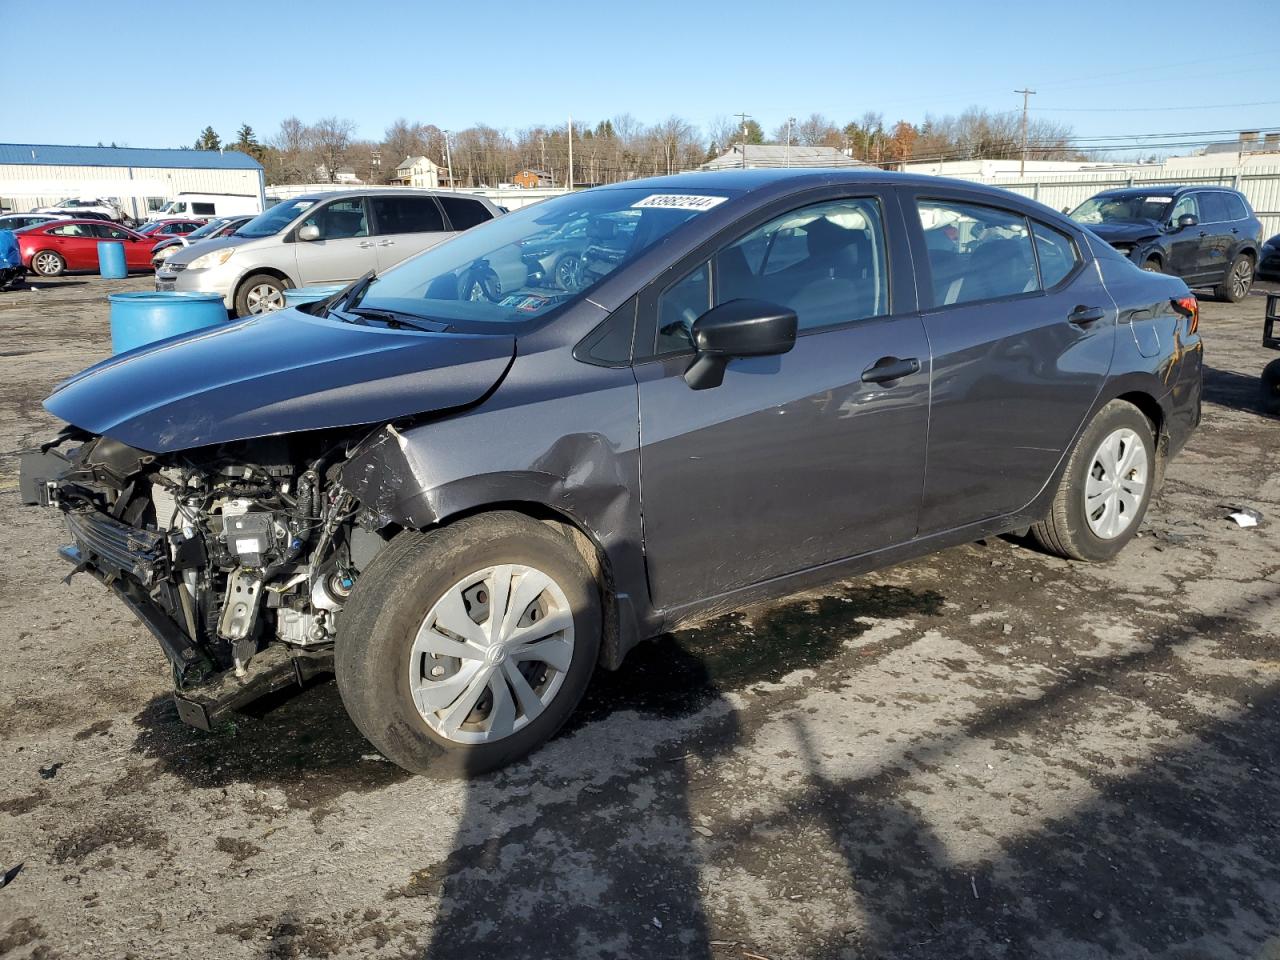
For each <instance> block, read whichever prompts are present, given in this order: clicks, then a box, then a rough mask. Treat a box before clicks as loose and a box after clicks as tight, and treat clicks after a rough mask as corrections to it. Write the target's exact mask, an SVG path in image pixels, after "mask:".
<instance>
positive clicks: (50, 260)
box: [31, 250, 67, 277]
mask: <svg viewBox="0 0 1280 960" xmlns="http://www.w3.org/2000/svg"><path fill="white" fill-rule="evenodd" d="M66 269H67V261H65V260H63V259H62V257H61V255H59V254H56V253H54V252H53V251H52V250H40V251H37V253H36V255H35V256H34V257H32V258H31V272H32V273H36V274H39V275H40V276H42V277H57V276H60V275H61V274H62V271H64V270H66Z"/></svg>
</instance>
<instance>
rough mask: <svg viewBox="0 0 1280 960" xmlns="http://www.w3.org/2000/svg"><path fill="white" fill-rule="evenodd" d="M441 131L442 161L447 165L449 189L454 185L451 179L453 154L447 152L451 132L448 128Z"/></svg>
mask: <svg viewBox="0 0 1280 960" xmlns="http://www.w3.org/2000/svg"><path fill="white" fill-rule="evenodd" d="M442 132H443V133H444V162H445V163H446V164H447V165H448V167H449V189H450V190H452V189H453V188H454V186H456V184H455V183H454V180H453V154H452V153H450V152H449V138H450V137H451V136H452V134H451V133H449V131H448V130H444V131H442Z"/></svg>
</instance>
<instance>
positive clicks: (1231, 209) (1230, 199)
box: [1223, 193, 1249, 220]
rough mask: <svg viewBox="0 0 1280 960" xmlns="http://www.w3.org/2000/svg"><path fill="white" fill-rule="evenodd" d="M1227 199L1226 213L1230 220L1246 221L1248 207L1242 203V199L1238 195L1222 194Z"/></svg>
mask: <svg viewBox="0 0 1280 960" xmlns="http://www.w3.org/2000/svg"><path fill="white" fill-rule="evenodd" d="M1223 196H1224V197H1226V198H1227V212H1228V213H1230V214H1231V219H1232V220H1248V219H1249V207H1248V206H1247V205H1246V204H1245V202H1244V197H1242V196H1240V195H1239V194H1238V193H1224V194H1223Z"/></svg>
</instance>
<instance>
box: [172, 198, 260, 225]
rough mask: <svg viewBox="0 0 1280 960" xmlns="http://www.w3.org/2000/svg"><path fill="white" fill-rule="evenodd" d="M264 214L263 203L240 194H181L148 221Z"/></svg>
mask: <svg viewBox="0 0 1280 960" xmlns="http://www.w3.org/2000/svg"><path fill="white" fill-rule="evenodd" d="M261 212H262V201H261V200H260V199H259V198H258V197H256V196H251V195H248V194H240V193H180V194H178V195H177V196H176V197H174V198H173V199H172V200H170V201H169V202H168V203H166V204H165V205H164V206H163V207H161V208H160V209H159V210H154V211H152V212H151V213H149V214H147V220H148V221H150V220H168V219H170V218H173V217H194V218H196V219H200V218H205V219H207V218H209V217H237V216H240V215H242V214H246V213H247V214H250V215H254V216H256V215H257V214H259V213H261Z"/></svg>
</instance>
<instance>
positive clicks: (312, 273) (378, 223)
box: [156, 189, 502, 317]
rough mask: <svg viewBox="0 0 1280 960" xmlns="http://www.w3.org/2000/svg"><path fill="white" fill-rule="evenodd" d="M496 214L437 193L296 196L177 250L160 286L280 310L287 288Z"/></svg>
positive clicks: (361, 268) (231, 304)
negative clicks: (225, 232) (237, 226)
mask: <svg viewBox="0 0 1280 960" xmlns="http://www.w3.org/2000/svg"><path fill="white" fill-rule="evenodd" d="M501 213H502V211H501V210H499V209H498V207H497V206H495V205H494V204H493V203H491V202H490V201H489V200H487V199H486V198H484V197H478V196H470V195H466V194H460V193H444V192H441V191H438V190H405V189H383V190H379V189H363V190H340V191H335V192H332V193H317V194H310V195H308V196H303V197H295V198H293V199H292V200H286V201H284V202H283V203H280V204H277V205H276V206H274V207H272V208H271V209H269V210H268V211H266V212H265V213H262V214H259V215H258V216H256V217H254V218H253V219H252V220H250V221H249V222H248V223H246V224H245V225H244V226H242V227H240V229H238V230H237V231H236V232H235V233H234V234H233V235H232V236H230V237H224V238H221V239H217V240H209V241H207V242H205V243H202V244H200V245H199V246H193V247H189V248H188V249H186V250H183V251H180V252H179V253H176V254H174V255H173V256H172V257H170V258H169V259H168V260H166V261H165V263H164V265H163V266H161V267H160V268H159V270H157V272H156V289H157V290H161V291H163V290H186V291H195V292H201V293H217V294H220V295H221V296H222V299H223V301H224V302H225V303H226V305H227V309H228V310H230V311H232V312H233V313H234V314H235V315H236V316H238V317H243V316H248V315H249V314H258V313H269V312H270V311H272V310H279V309H280V308H281V307H283V306H284V291H285V290H287V289H289V288H290V287H305V286H313V285H318V284H333V283H346V282H347V281H350V280H354V279H355V278H356V277H359V276H361V275H363V274H365V273H368V272H369V271H370V270H375V271H378V272H381V271H383V270H386V269H388V268H389V267H393V266H395V265H396V264H397V263H399V262H400V261H401V260H404V259H406V258H407V257H411V256H413V255H414V254H415V253H421V252H422V251H423V250H426V249H427V248H428V247H433V246H435V245H436V244H437V243H440V242H441V241H442V240H447V239H449V238H450V237H452V236H455V235H456V234H457V233H458V232H460V231H462V230H466V229H467V228H469V227H473V226H475V225H476V224H478V223H484V222H485V221H487V220H492V219H493V218H494V217H496V216H500V215H501Z"/></svg>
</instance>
